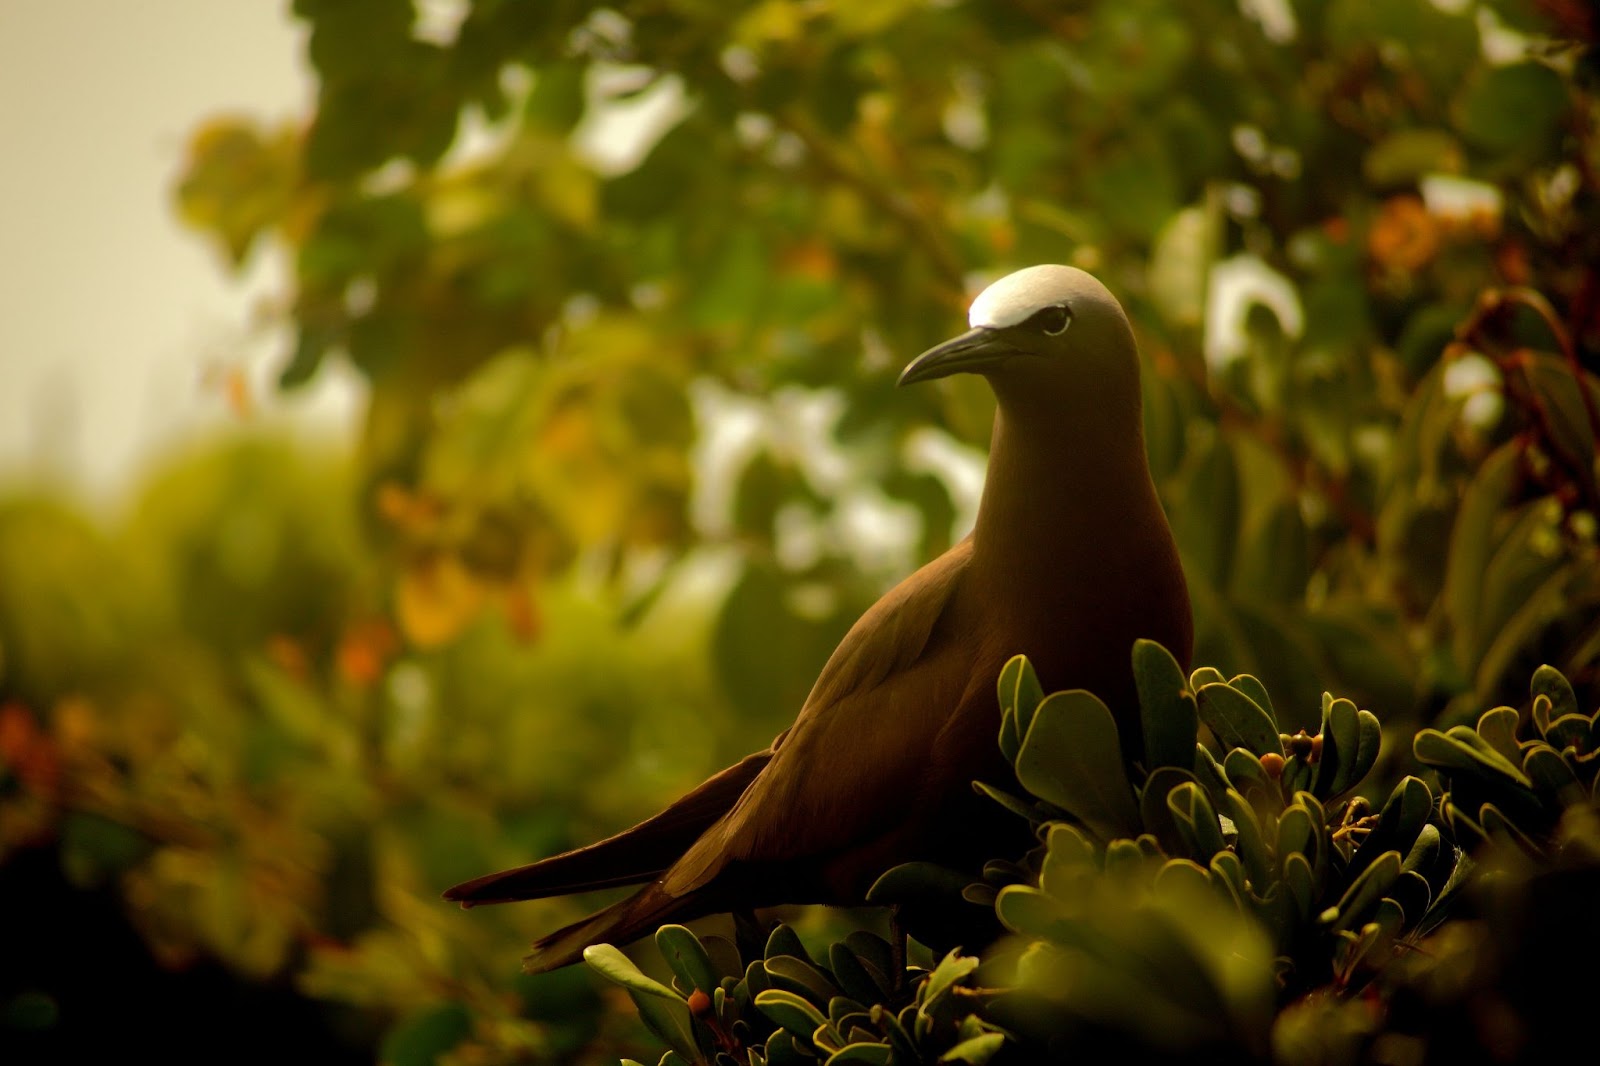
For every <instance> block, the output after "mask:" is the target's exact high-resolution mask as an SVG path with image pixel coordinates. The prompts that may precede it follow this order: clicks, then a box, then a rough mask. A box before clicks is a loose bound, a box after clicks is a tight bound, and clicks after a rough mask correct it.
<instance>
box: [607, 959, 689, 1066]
mask: <svg viewBox="0 0 1600 1066" xmlns="http://www.w3.org/2000/svg"><path fill="white" fill-rule="evenodd" d="M583 961H584V962H586V963H588V964H589V966H590V968H592V969H593V970H594V971H595V972H596V973H598V974H599V975H600V976H601V977H604V978H605V979H606V980H608V981H610V982H611V983H613V984H616V985H621V986H622V987H623V988H624V989H625V990H627V993H628V998H630V999H632V1000H633V1005H634V1006H635V1007H636V1008H637V1009H638V1011H639V1019H640V1021H642V1022H644V1024H645V1026H646V1027H647V1028H648V1029H649V1030H650V1031H651V1032H652V1033H654V1034H655V1035H656V1037H657V1038H658V1039H660V1040H661V1042H662V1043H664V1044H666V1045H667V1046H668V1047H670V1048H671V1049H672V1050H674V1051H676V1052H678V1053H679V1054H680V1055H682V1056H684V1057H685V1058H687V1059H688V1060H690V1061H691V1062H693V1061H696V1060H698V1059H699V1058H700V1049H699V1045H697V1044H696V1043H695V1039H694V1017H693V1015H691V1014H690V1013H689V1004H687V1003H685V1002H684V1001H683V999H682V998H680V997H679V996H678V994H677V993H676V992H674V991H673V990H672V989H670V988H668V987H667V986H666V985H664V984H662V983H661V982H659V981H656V980H654V979H653V978H650V977H647V976H646V975H645V974H644V972H643V971H642V970H640V969H639V968H638V967H637V966H635V965H634V964H633V962H632V960H630V959H629V958H628V957H627V956H626V955H624V954H623V953H622V952H621V951H618V950H617V949H616V948H614V947H612V946H611V945H610V944H594V945H591V946H590V947H587V948H585V949H584V950H583Z"/></svg>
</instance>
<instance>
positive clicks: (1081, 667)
mask: <svg viewBox="0 0 1600 1066" xmlns="http://www.w3.org/2000/svg"><path fill="white" fill-rule="evenodd" d="M968 325H969V327H970V328H969V329H968V330H967V331H966V332H964V333H961V334H960V335H959V336H956V337H954V338H952V339H950V340H947V341H945V342H944V343H942V344H938V345H936V346H935V347H933V348H930V349H929V350H928V351H926V352H923V353H922V354H921V355H919V356H917V357H916V359H914V360H912V361H911V362H910V363H909V364H908V365H907V366H906V367H905V368H904V370H903V371H902V373H901V374H900V377H899V384H900V385H911V384H914V383H919V382H926V381H931V380H934V379H937V378H943V377H947V376H949V375H952V374H958V373H971V374H979V375H981V376H983V377H984V378H986V379H987V381H988V383H989V386H990V388H991V389H992V391H993V393H994V396H995V400H996V407H995V416H994V427H993V432H992V436H991V440H990V447H989V458H988V465H987V470H986V473H985V478H984V486H983V491H982V494H981V497H980V501H979V506H978V511H977V516H976V520H975V523H974V526H973V528H972V530H971V532H970V533H969V534H968V535H967V536H965V537H964V538H962V539H961V540H960V541H958V542H957V543H956V544H955V545H953V546H952V547H951V548H950V549H949V550H948V551H946V552H945V553H944V554H942V555H940V556H939V557H938V558H936V559H934V560H932V561H931V562H929V563H927V564H926V565H924V566H923V567H921V568H920V569H918V570H916V571H915V572H914V573H912V574H911V575H910V576H909V577H907V578H905V579H904V580H902V581H901V582H900V583H899V584H898V585H896V586H894V587H893V588H892V589H891V590H890V591H889V592H887V593H885V594H884V595H883V597H882V598H881V599H879V600H878V601H877V602H876V603H874V604H873V605H872V606H871V607H870V608H868V609H867V611H866V612H865V613H864V614H863V615H862V616H861V617H860V619H859V620H858V621H857V622H856V623H855V625H854V626H853V627H852V628H851V629H850V630H849V632H848V633H847V634H846V635H845V637H844V638H843V640H841V641H840V643H839V645H838V647H837V648H836V649H835V651H834V652H833V654H832V655H831V656H830V657H829V659H828V661H827V663H826V665H825V666H824V667H823V668H822V672H821V674H820V675H819V676H818V678H817V680H816V683H815V685H814V687H813V688H812V690H811V693H810V695H809V696H808V697H807V698H806V700H805V703H804V704H803V705H802V707H801V708H800V711H799V713H798V714H797V716H796V718H795V720H794V722H793V724H792V725H791V726H790V727H789V728H788V729H786V730H784V731H783V732H782V733H781V734H779V736H778V737H777V738H776V739H775V740H774V741H773V742H772V744H771V745H770V746H769V747H768V748H767V749H765V750H763V751H759V752H756V753H754V754H751V755H748V756H746V757H745V758H744V759H742V760H740V761H739V762H737V763H735V764H734V765H732V766H730V767H728V768H726V769H724V770H722V771H721V772H720V773H717V774H715V775H714V776H712V777H711V778H710V779H708V780H706V781H705V782H704V783H702V784H701V785H699V786H698V787H696V788H695V789H693V790H692V791H690V792H689V793H688V794H687V795H685V796H683V797H682V798H681V799H679V800H678V801H676V802H675V803H672V804H671V805H670V806H668V807H667V808H666V809H664V810H663V811H661V812H660V813H659V814H656V815H655V816H653V817H651V818H648V819H646V820H645V821H643V822H641V823H639V824H638V825H636V826H634V827H632V828H631V829H626V830H624V831H622V832H620V833H618V834H616V835H614V836H611V837H608V838H606V839H604V840H601V841H599V842H598V843H594V844H590V845H587V846H585V847H580V848H577V849H575V850H572V851H568V852H565V853H562V854H559V855H555V856H553V857H550V858H546V859H543V860H540V861H538V862H534V863H532V864H530V865H526V866H521V867H518V868H516V869H511V870H506V871H502V872H500V873H494V874H489V875H487V876H484V877H480V878H476V879H474V880H471V881H467V882H464V883H462V884H459V885H456V886H455V887H453V888H450V889H448V890H447V891H446V892H445V894H444V898H445V899H447V900H452V901H456V902H458V903H460V904H461V905H462V906H463V907H473V906H478V905H482V904H490V903H506V902H512V901H517V900H525V899H540V898H547V897H553V896H563V895H568V894H572V893H576V892H584V891H590V890H596V889H602V888H612V887H617V886H623V885H638V886H640V887H639V888H638V889H637V890H636V891H635V892H634V893H633V894H632V895H629V896H627V897H625V898H623V899H622V900H620V901H619V902H616V903H614V904H612V905H610V906H608V907H605V908H604V909H602V910H600V911H598V912H597V913H595V914H592V915H590V916H589V917H587V918H583V919H581V920H579V921H577V922H574V923H572V924H571V925H568V926H566V927H564V928H561V929H558V930H556V931H555V932H552V933H550V934H549V935H547V936H544V937H542V938H541V939H539V940H537V941H535V942H534V944H533V945H532V947H531V948H530V949H529V952H528V954H527V955H526V956H525V957H524V960H523V968H524V970H526V971H527V972H530V973H538V972H543V971H547V970H553V969H557V968H560V967H563V966H566V965H569V964H571V963H574V962H577V961H579V960H580V959H581V958H582V953H583V951H584V949H585V948H586V947H588V946H590V945H593V944H599V943H610V944H617V945H623V944H627V943H629V942H631V941H633V940H637V939H639V938H641V937H643V936H646V935H648V934H650V933H653V932H654V931H655V930H656V929H657V928H658V927H660V926H661V925H664V924H668V923H679V922H684V921H689V920H692V919H695V918H700V917H705V916H709V915H713V914H721V913H730V912H732V913H749V912H751V911H754V910H755V909H758V908H766V907H773V906H779V905H784V904H800V903H820V904H833V905H843V906H851V905H860V904H861V903H862V902H863V900H864V898H865V895H866V891H867V889H868V888H870V887H871V885H872V883H873V882H874V880H875V879H876V878H877V877H878V876H879V875H880V874H881V873H883V872H884V871H886V870H888V869H890V868H891V867H893V866H896V865H898V864H900V863H904V862H910V861H929V862H939V863H942V864H944V865H947V866H954V867H956V868H964V869H974V870H975V869H977V868H978V867H980V866H981V864H982V863H983V862H984V861H986V860H988V859H992V858H996V857H1001V856H998V855H996V854H991V853H990V852H991V851H992V850H993V848H994V845H995V842H996V840H997V839H998V838H997V837H996V836H995V832H994V828H995V826H996V825H997V824H999V823H998V822H997V821H996V818H997V816H998V817H999V818H1001V819H1009V820H1010V822H1012V823H1020V822H1021V819H1018V818H1016V816H1015V815H1012V814H1010V813H1009V812H1005V811H1003V810H1001V809H1000V807H999V805H998V804H995V803H994V802H993V801H992V800H989V799H987V798H986V797H983V796H980V795H978V794H977V792H976V791H975V790H974V789H973V787H972V782H973V781H974V780H982V781H986V782H988V783H995V782H1005V781H1009V780H1014V778H1013V777H1012V776H1011V774H1012V769H1011V767H1010V766H1009V765H1008V764H1007V763H1006V761H1005V759H1004V757H1003V755H1002V754H1001V752H1000V749H999V744H998V736H999V728H1000V709H999V702H998V696H997V694H996V680H997V678H998V675H999V673H1000V670H1001V668H1002V667H1003V666H1004V664H1005V663H1006V662H1007V661H1008V660H1009V659H1010V658H1011V657H1012V656H1014V655H1016V654H1018V653H1022V654H1026V655H1027V656H1028V657H1029V659H1030V661H1031V662H1032V664H1033V666H1034V669H1035V672H1036V673H1037V675H1038V677H1039V679H1040V682H1041V684H1043V685H1044V686H1045V691H1047V692H1048V691H1054V690H1057V689H1062V688H1084V689H1088V690H1090V691H1092V692H1094V693H1096V694H1097V695H1099V696H1100V697H1101V698H1102V699H1103V700H1105V701H1106V702H1107V704H1108V705H1109V706H1110V707H1111V708H1112V711H1113V714H1114V715H1115V717H1116V721H1117V724H1118V727H1119V732H1120V734H1121V736H1122V738H1123V746H1124V752H1125V753H1128V757H1129V758H1132V759H1137V757H1138V752H1139V740H1138V738H1139V736H1140V732H1139V724H1138V711H1137V695H1136V692H1135V687H1134V681H1133V675H1132V667H1131V651H1132V647H1133V644H1134V642H1135V641H1136V640H1137V639H1139V638H1149V639H1152V640H1156V641H1159V642H1160V643H1161V644H1163V645H1164V646H1165V647H1166V648H1167V649H1168V650H1169V651H1171V652H1172V653H1173V654H1174V656H1175V657H1177V659H1178V660H1179V662H1180V663H1181V664H1182V665H1183V666H1184V667H1185V669H1187V666H1188V661H1189V655H1190V652H1191V650H1192V639H1193V627H1192V620H1191V615H1190V606H1189V596H1188V589H1187V585H1186V583H1185V580H1184V574H1183V567H1182V564H1181V561H1180V559H1179V555H1178V549H1177V546H1176V544H1175V542H1174V540H1173V536H1172V532H1171V528H1170V526H1169V525H1168V522H1167V518H1166V514H1165V512H1164V511H1163V508H1162V505H1161V502H1160V500H1159V498H1158V496H1157V493H1156V488H1155V485H1154V482H1153V480H1152V478H1151V474H1150V468H1149V464H1148V462H1147V459H1146V455H1145V447H1144V435H1143V427H1142V415H1141V404H1142V399H1141V386H1140V368H1139V356H1138V350H1137V346H1136V342H1135V339H1134V334H1133V330H1132V327H1131V325H1130V323H1129V321H1128V318H1127V316H1126V314H1125V313H1124V312H1123V309H1122V307H1121V305H1120V304H1119V303H1118V302H1117V300H1116V298H1115V297H1114V296H1113V295H1112V294H1111V292H1110V291H1109V290H1108V289H1107V288H1106V287H1105V286H1104V285H1103V284H1102V283H1101V282H1100V281H1099V280H1097V279H1096V278H1095V277H1093V276H1092V275H1090V274H1089V273H1087V272H1085V271H1083V270H1079V269H1077V268H1075V267H1069V266H1061V265H1054V264H1045V265H1039V266H1031V267H1027V268H1024V269H1022V270H1018V271H1016V272H1014V273H1011V274H1007V275H1006V276H1004V277H1002V278H1000V279H999V280H997V281H995V282H994V283H993V284H991V285H989V286H988V287H987V288H985V289H984V290H983V291H982V292H980V293H979V294H978V296H977V297H976V298H975V299H974V300H973V301H972V304H971V306H970V311H969V314H968Z"/></svg>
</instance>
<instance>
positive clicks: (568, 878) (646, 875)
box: [444, 736, 783, 907]
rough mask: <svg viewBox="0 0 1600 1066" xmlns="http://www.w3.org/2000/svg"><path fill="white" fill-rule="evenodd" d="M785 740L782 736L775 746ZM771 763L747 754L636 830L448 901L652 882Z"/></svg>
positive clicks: (451, 892) (474, 886)
mask: <svg viewBox="0 0 1600 1066" xmlns="http://www.w3.org/2000/svg"><path fill="white" fill-rule="evenodd" d="M782 740H783V737H782V736H780V737H779V738H778V740H777V741H774V745H776V744H778V743H781V742H782ZM771 758H772V749H771V748H768V749H767V750H766V751H759V752H756V753H755V754H754V755H747V756H745V757H744V758H743V759H741V760H740V761H739V762H737V763H735V764H734V765H732V766H730V767H728V768H727V769H726V770H723V771H722V772H721V773H718V774H716V775H714V776H713V777H711V778H709V779H708V780H706V781H705V782H703V783H702V784H701V785H699V786H698V787H697V788H696V789H695V790H694V791H693V792H690V793H689V794H688V795H686V796H684V797H683V798H682V799H679V800H678V801H677V802H675V803H673V804H672V805H671V806H670V807H668V808H667V809H666V810H664V811H662V812H661V813H660V814H657V815H655V816H653V817H651V818H647V819H645V820H644V821H642V822H640V823H639V824H638V825H636V826H634V827H633V828H631V829H624V830H623V831H622V832H620V833H618V834H616V835H615V836H610V837H607V838H606V839H604V840H601V841H597V842H595V843H593V844H589V845H587V846H586V847H581V848H576V849H574V850H572V851H568V852H563V853H562V854H560V855H553V856H551V857H550V858H548V859H541V860H540V861H538V862H535V863H530V864H529V865H527V866H519V867H517V868H516V869H514V870H502V871H501V872H499V873H494V874H488V875H486V876H484V877H479V878H475V879H473V880H471V881H466V882H463V883H462V884H459V885H456V886H455V887H454V888H450V889H448V890H446V891H445V894H444V898H445V899H448V900H455V901H457V902H459V903H460V904H461V905H462V906H464V907H472V906H476V905H478V904H480V903H510V902H512V901H514V900H523V899H543V898H545V897H547V896H563V895H566V894H567V893H569V892H587V891H591V890H594V889H600V888H612V887H614V886H617V885H632V884H638V883H639V882H641V881H648V880H650V879H651V878H653V877H657V876H659V875H660V874H661V873H662V871H664V870H666V869H667V867H669V866H671V865H672V863H673V862H674V861H675V860H676V859H677V858H678V857H679V856H680V855H682V854H683V853H684V851H685V850H686V849H687V848H688V847H689V845H690V844H692V843H694V841H695V839H696V838H698V837H699V836H700V834H701V833H703V832H705V831H706V828H707V827H708V826H710V825H712V824H714V823H715V822H716V821H717V819H719V818H721V817H722V816H723V815H725V814H727V813H728V810H729V808H731V807H732V806H733V805H734V803H735V802H736V801H737V800H738V799H739V796H740V795H741V794H743V792H744V790H745V789H746V788H748V787H749V785H750V782H751V781H754V780H755V778H756V776H757V775H758V774H759V773H761V770H762V768H763V767H765V766H766V765H767V763H768V761H769V760H770V759H771Z"/></svg>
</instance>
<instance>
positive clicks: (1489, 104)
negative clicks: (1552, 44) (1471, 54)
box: [1455, 60, 1569, 156]
mask: <svg viewBox="0 0 1600 1066" xmlns="http://www.w3.org/2000/svg"><path fill="white" fill-rule="evenodd" d="M1568 106H1569V104H1568V97H1567V88H1566V86H1565V85H1563V84H1562V83H1561V77H1560V75H1558V74H1557V73H1556V72H1555V71H1553V70H1551V69H1550V68H1549V67H1547V66H1545V65H1544V64H1543V63H1540V62H1537V61H1534V60H1528V61H1527V62H1523V63H1514V64H1512V65H1510V66H1504V67H1491V68H1489V69H1488V70H1487V71H1486V72H1485V73H1483V74H1482V75H1481V76H1480V77H1477V78H1475V79H1473V80H1472V81H1470V82H1469V83H1468V84H1467V86H1466V90H1465V92H1464V93H1463V94H1462V96H1461V97H1460V99H1459V100H1458V101H1457V102H1456V108H1455V121H1456V125H1457V127H1458V128H1459V129H1460V130H1461V133H1462V135H1463V136H1465V137H1466V139H1467V140H1468V141H1469V142H1470V143H1471V144H1472V145H1473V147H1475V148H1481V149H1483V150H1484V151H1486V152H1490V153H1493V154H1495V155H1497V156H1503V155H1508V154H1513V153H1528V154H1532V153H1536V152H1540V151H1543V150H1545V149H1546V148H1547V147H1548V146H1549V145H1551V144H1553V143H1554V141H1555V140H1556V138H1558V137H1559V136H1560V130H1561V123H1562V119H1563V116H1564V115H1565V114H1566V112H1567V110H1568Z"/></svg>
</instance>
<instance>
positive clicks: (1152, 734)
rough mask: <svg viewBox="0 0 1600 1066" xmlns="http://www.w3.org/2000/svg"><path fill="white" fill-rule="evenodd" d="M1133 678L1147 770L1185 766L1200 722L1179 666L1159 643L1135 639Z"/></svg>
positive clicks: (1189, 763) (1191, 755)
mask: <svg viewBox="0 0 1600 1066" xmlns="http://www.w3.org/2000/svg"><path fill="white" fill-rule="evenodd" d="M1133 679H1134V683H1135V685H1136V686H1137V689H1138V692H1139V720H1140V725H1141V726H1142V728H1143V731H1144V755H1145V762H1146V764H1147V765H1148V766H1149V767H1150V769H1151V770H1155V769H1156V768H1157V767H1163V766H1171V767H1177V768H1178V769H1183V770H1187V769H1189V768H1190V767H1192V766H1193V765H1194V748H1195V740H1196V738H1197V737H1198V735H1199V728H1200V726H1199V720H1198V718H1197V710H1196V705H1195V698H1194V695H1193V693H1191V692H1190V691H1189V683H1188V679H1187V678H1185V677H1184V676H1183V668H1182V667H1181V666H1179V665H1178V660H1176V659H1174V658H1173V657H1172V653H1171V652H1169V651H1167V649H1166V648H1163V647H1162V646H1161V645H1160V644H1158V643H1156V642H1155V641H1153V640H1139V641H1135V642H1134V645H1133Z"/></svg>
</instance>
